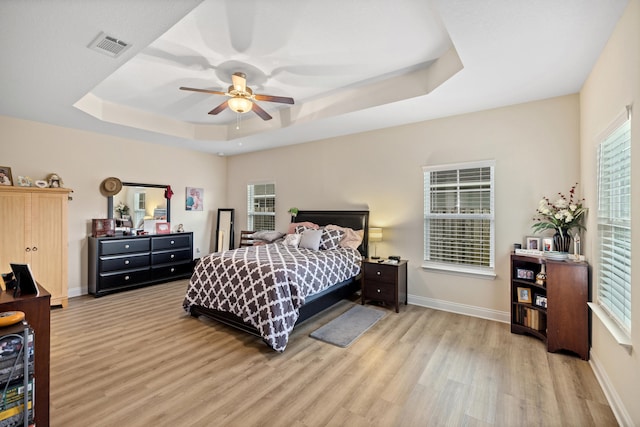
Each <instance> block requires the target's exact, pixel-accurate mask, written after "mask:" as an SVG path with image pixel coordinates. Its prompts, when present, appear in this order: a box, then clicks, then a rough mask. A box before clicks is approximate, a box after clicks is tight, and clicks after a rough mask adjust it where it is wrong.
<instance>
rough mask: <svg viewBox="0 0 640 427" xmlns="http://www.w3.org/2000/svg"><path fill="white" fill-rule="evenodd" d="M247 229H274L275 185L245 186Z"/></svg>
mask: <svg viewBox="0 0 640 427" xmlns="http://www.w3.org/2000/svg"><path fill="white" fill-rule="evenodd" d="M247 227H248V229H249V230H256V231H258V230H275V229H276V185H275V184H273V183H265V184H249V185H248V186H247Z"/></svg>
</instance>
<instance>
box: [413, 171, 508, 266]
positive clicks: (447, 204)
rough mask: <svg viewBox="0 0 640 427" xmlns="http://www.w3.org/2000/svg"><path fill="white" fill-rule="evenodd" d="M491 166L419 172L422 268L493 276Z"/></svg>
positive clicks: (492, 185)
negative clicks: (420, 174)
mask: <svg viewBox="0 0 640 427" xmlns="http://www.w3.org/2000/svg"><path fill="white" fill-rule="evenodd" d="M494 164H495V162H493V161H485V162H477V163H465V164H459V165H445V166H425V167H424V168H423V172H424V263H423V267H424V268H433V269H439V270H449V271H456V272H464V273H472V274H479V275H484V276H492V277H493V276H495V272H494V235H495V224H494Z"/></svg>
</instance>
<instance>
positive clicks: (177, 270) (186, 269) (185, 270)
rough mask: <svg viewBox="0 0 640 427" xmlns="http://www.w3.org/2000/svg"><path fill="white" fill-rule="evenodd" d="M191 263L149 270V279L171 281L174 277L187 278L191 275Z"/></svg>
mask: <svg viewBox="0 0 640 427" xmlns="http://www.w3.org/2000/svg"><path fill="white" fill-rule="evenodd" d="M191 266H192V264H191V262H190V261H189V262H184V263H182V264H172V265H163V266H159V267H153V268H152V269H151V279H152V280H160V279H171V278H172V277H176V276H187V275H191V273H193V270H192V269H191Z"/></svg>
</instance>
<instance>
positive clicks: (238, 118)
mask: <svg viewBox="0 0 640 427" xmlns="http://www.w3.org/2000/svg"><path fill="white" fill-rule="evenodd" d="M239 129H240V113H236V130H239Z"/></svg>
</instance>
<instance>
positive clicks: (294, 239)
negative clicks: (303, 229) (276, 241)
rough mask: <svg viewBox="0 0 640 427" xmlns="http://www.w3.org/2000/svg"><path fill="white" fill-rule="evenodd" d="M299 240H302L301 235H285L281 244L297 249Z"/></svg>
mask: <svg viewBox="0 0 640 427" xmlns="http://www.w3.org/2000/svg"><path fill="white" fill-rule="evenodd" d="M300 239H302V234H295V233H293V234H287V236H286V237H285V238H284V240H283V241H282V243H283V244H284V245H286V246H293V247H294V248H297V247H298V245H299V244H300Z"/></svg>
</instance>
